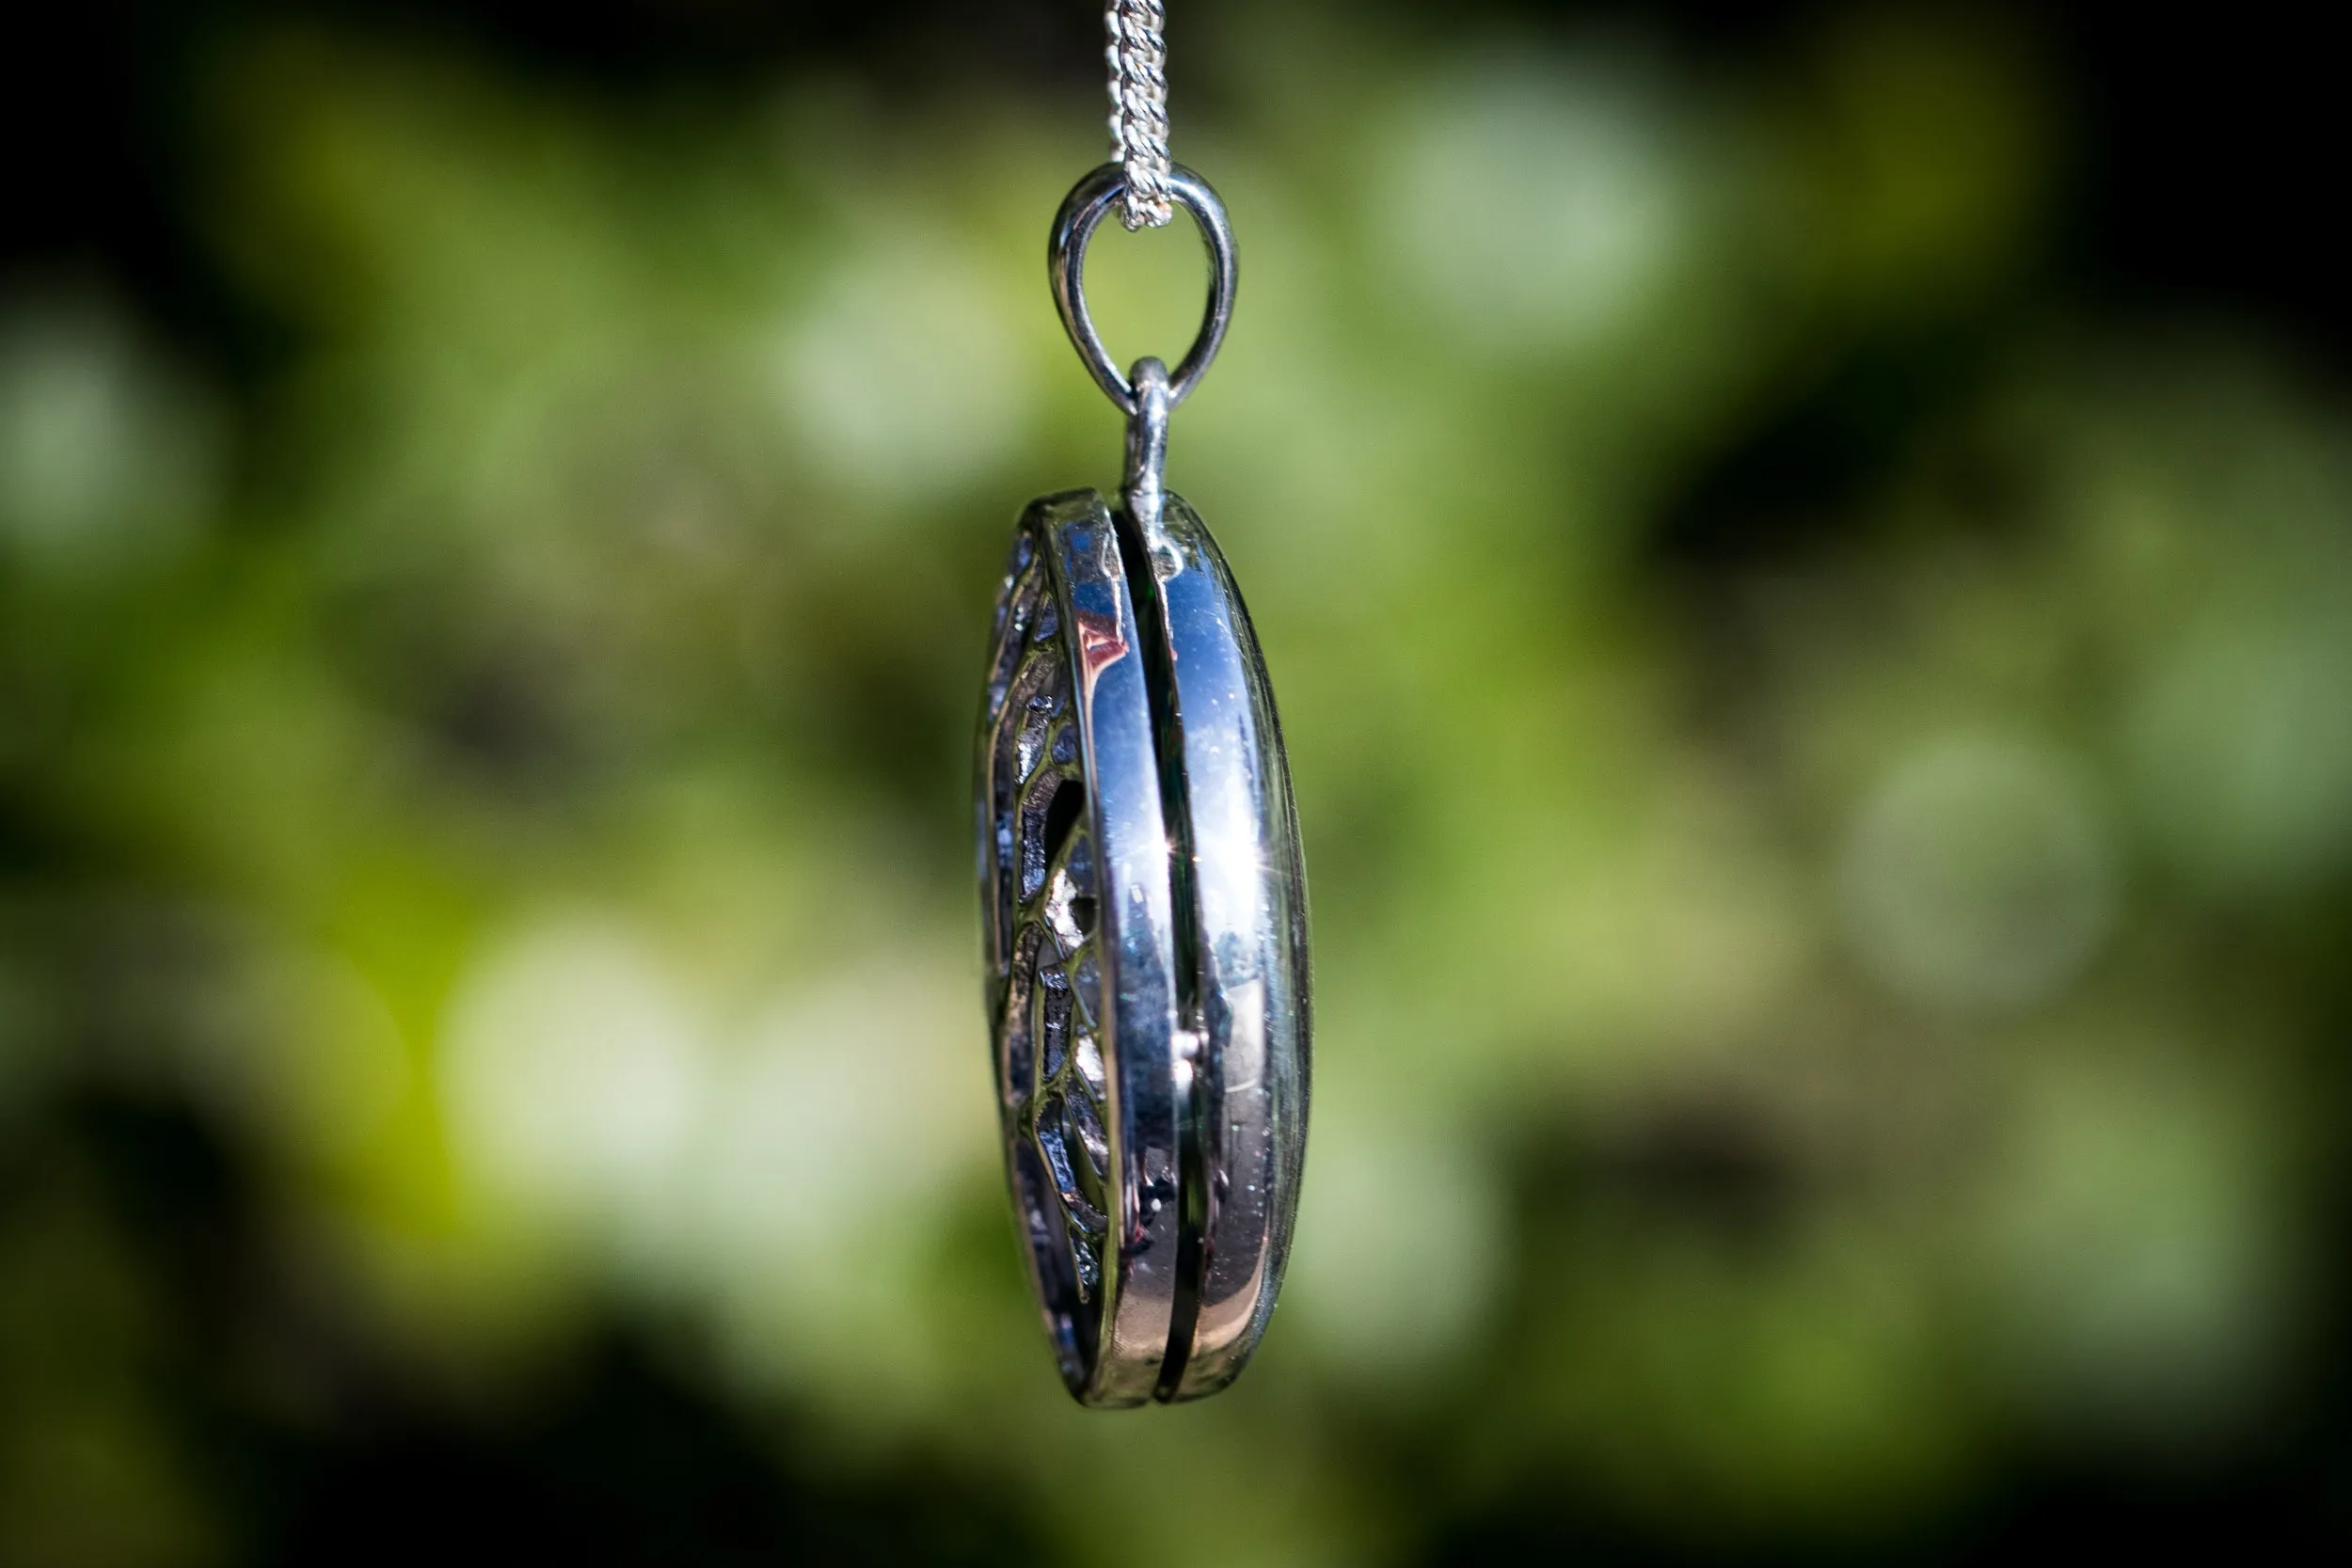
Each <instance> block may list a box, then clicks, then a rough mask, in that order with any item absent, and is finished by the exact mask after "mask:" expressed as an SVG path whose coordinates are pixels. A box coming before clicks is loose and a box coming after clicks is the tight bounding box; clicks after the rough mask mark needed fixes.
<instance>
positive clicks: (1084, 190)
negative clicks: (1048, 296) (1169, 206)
mask: <svg viewBox="0 0 2352 1568" xmlns="http://www.w3.org/2000/svg"><path fill="white" fill-rule="evenodd" d="M1126 189H1127V174H1126V171H1125V170H1124V169H1122V168H1120V166H1118V165H1117V164H1104V166H1102V167H1100V168H1097V169H1094V170H1092V171H1091V172H1089V174H1088V175H1087V177H1086V178H1085V179H1083V180H1081V181H1079V182H1077V184H1075V185H1073V186H1072V187H1071V191H1070V195H1069V196H1067V197H1066V198H1063V200H1062V204H1061V211H1060V212H1058V213H1057V214H1054V232H1053V237H1052V239H1051V240H1050V241H1049V242H1048V243H1047V245H1046V253H1045V254H1046V264H1047V272H1048V275H1049V276H1050V277H1051V278H1052V280H1053V285H1054V304H1055V306H1056V307H1057V308H1058V309H1060V311H1061V324H1062V325H1063V326H1064V327H1066V328H1067V329H1068V330H1069V332H1070V341H1071V342H1072V343H1073V344H1074V345H1075V346H1076V348H1077V350H1078V357H1079V358H1081V359H1083V360H1085V361H1086V367H1087V370H1088V371H1089V372H1090V373H1091V374H1092V375H1093V377H1094V380H1095V384H1096V385H1097V386H1099V387H1101V388H1103V390H1104V392H1106V393H1108V394H1109V395H1110V400H1111V402H1113V403H1115V404H1118V405H1119V411H1120V413H1122V414H1125V415H1127V416H1129V417H1130V418H1132V417H1133V416H1134V414H1135V412H1136V391H1135V388H1134V387H1133V386H1132V385H1131V384H1130V383H1129V382H1128V380H1127V378H1126V377H1125V376H1123V375H1121V374H1120V373H1119V366H1118V365H1117V363H1115V362H1114V361H1113V360H1112V358H1111V355H1110V350H1109V349H1107V348H1105V347H1104V345H1103V337H1102V334H1101V333H1099V332H1097V331H1095V330H1094V318H1093V317H1092V316H1091V315H1089V313H1088V311H1087V294H1086V263H1087V246H1088V245H1089V244H1090V243H1091V242H1092V241H1093V239H1094V230H1095V228H1096V226H1097V225H1099V224H1100V223H1101V222H1102V221H1103V215H1104V214H1105V213H1108V212H1109V211H1110V210H1111V207H1112V205H1113V204H1114V203H1115V202H1117V201H1118V200H1119V198H1120V196H1121V195H1123V194H1124V193H1125V191H1126ZM1168 195H1169V196H1171V197H1173V198H1175V200H1176V204H1177V205H1178V206H1179V207H1182V208H1183V209H1184V211H1185V212H1187V213H1190V214H1192V220H1193V222H1194V223H1196V224H1198V225H1200V241H1201V244H1203V245H1206V246H1207V247H1208V252H1209V303H1208V306H1207V309H1204V310H1203V311H1202V312H1201V316H1200V336H1199V337H1198V338H1195V339H1194V340H1193V342H1192V347H1191V348H1190V349H1188V350H1186V351H1185V354H1184V359H1183V360H1182V361H1181V362H1180V363H1179V364H1178V365H1177V367H1176V369H1175V371H1174V372H1171V373H1170V374H1169V376H1168V406H1169V407H1170V408H1173V407H1175V406H1176V405H1177V404H1180V403H1182V402H1184V399H1185V398H1187V397H1189V396H1191V395H1192V388H1193V387H1194V385H1195V384H1196V383H1198V382H1199V381H1200V376H1201V373H1202V372H1205V371H1206V370H1207V369H1208V368H1209V361H1210V360H1212V359H1215V358H1216V351H1217V346H1218V345H1219V344H1220V343H1222V342H1224V341H1225V328H1226V327H1227V326H1228V325H1231V323H1232V319H1233V285H1234V281H1235V278H1236V277H1237V275H1238V273H1239V271H1240V262H1239V261H1238V259H1237V258H1236V257H1235V254H1234V250H1233V230H1232V225H1231V224H1230V223H1228V222H1227V221H1226V217H1225V203H1224V202H1222V201H1219V200H1218V199H1217V197H1216V192H1215V191H1213V190H1211V189H1210V188H1209V182H1207V181H1205V180H1203V179H1201V178H1200V176H1199V175H1197V174H1195V173H1193V172H1192V170H1190V169H1188V168H1186V167H1185V166H1184V165H1182V164H1175V165H1171V166H1169V168H1168Z"/></svg>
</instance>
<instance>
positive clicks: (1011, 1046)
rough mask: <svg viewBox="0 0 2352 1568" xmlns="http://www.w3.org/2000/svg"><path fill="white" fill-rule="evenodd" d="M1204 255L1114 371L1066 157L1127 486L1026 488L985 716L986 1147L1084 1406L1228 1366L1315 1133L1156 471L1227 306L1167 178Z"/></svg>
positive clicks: (1255, 845) (1183, 183) (1302, 1007)
mask: <svg viewBox="0 0 2352 1568" xmlns="http://www.w3.org/2000/svg"><path fill="white" fill-rule="evenodd" d="M1169 184H1170V193H1171V195H1172V197H1173V198H1174V199H1175V200H1176V202H1177V203H1178V204H1179V205H1181V206H1183V207H1184V209H1185V210H1186V211H1188V212H1189V213H1191V214H1192V215H1193V217H1194V219H1195V220H1196V221H1197V222H1198V223H1199V225H1200V230H1201V234H1202V236H1203V238H1204V239H1205V240H1206V242H1207V245H1208V249H1209V255H1210V261H1211V264H1212V279H1211V289H1210V300H1209V309H1208V312H1207V315H1206V317H1205V319H1204V321H1203V324H1202V329H1201V334H1200V340H1199V341H1197V342H1196V343H1195V344H1194V345H1193V347H1192V349H1191V351H1190V352H1189V353H1187V354H1186V356H1185V357H1184V362H1183V363H1182V364H1180V365H1179V366H1178V368H1177V370H1176V372H1175V373H1174V374H1173V375H1172V376H1171V375H1170V374H1169V372H1168V371H1167V370H1166V369H1165V367H1164V366H1162V364H1161V363H1160V361H1159V360H1157V359H1145V360H1142V361H1140V362H1138V363H1137V365H1136V369H1135V372H1134V373H1133V375H1132V376H1131V377H1122V376H1120V374H1119V373H1118V371H1117V369H1116V367H1115V366H1114V365H1113V364H1112V362H1111V360H1110V358H1109V356H1108V355H1107V353H1106V352H1105V351H1104V348H1103V345H1102V342H1101V340H1100V339H1099V337H1097V336H1096V334H1095V331H1094V327H1093V325H1092V322H1091V321H1090V319H1089V316H1088V313H1087V308H1086V296H1085V291H1084V280H1083V274H1084V266H1085V255H1086V247H1087V244H1088V241H1089V238H1090V237H1091V235H1092V233H1093V230H1094V228H1095V226H1096V225H1097V224H1098V223H1099V222H1100V221H1101V219H1102V216H1103V214H1104V212H1106V211H1107V210H1108V209H1109V207H1110V204H1111V203H1112V202H1113V201H1114V200H1116V199H1117V198H1119V197H1120V194H1121V193H1122V192H1123V191H1124V189H1125V177H1124V175H1123V173H1122V171H1121V170H1120V167H1119V166H1117V165H1105V166H1103V167H1102V168H1099V169H1097V170H1095V171H1094V172H1093V173H1091V174H1089V176H1088V177H1087V178H1086V179H1085V180H1083V181H1081V182H1079V184H1078V186H1077V187H1076V188H1075V189H1074V190H1073V191H1072V192H1071V194H1070V198H1069V199H1068V200H1067V201H1065V202H1064V203H1063V206H1062V210H1061V214H1060V215H1059V216H1058V217H1057V220H1056V222H1055V226H1054V238H1053V245H1052V252H1051V259H1052V271H1053V277H1054V284H1055V296H1056V298H1057V301H1058V302H1059V304H1060V307H1061V311H1062V317H1063V321H1064V323H1065V324H1066V325H1068V326H1069V328H1070V332H1071V336H1072V338H1073V341H1075V342H1076V343H1077V345H1078V347H1079V350H1080V353H1081V355H1082V356H1084V357H1085V358H1086V359H1087V361H1088V364H1089V369H1091V370H1092V371H1093V372H1094V374H1095V378H1096V379H1097V381H1099V382H1101V383H1102V384H1103V386H1104V389H1105V390H1106V391H1107V392H1109V394H1110V395H1111V398H1112V401H1113V402H1115V403H1117V404H1119V405H1120V408H1121V409H1122V410H1124V411H1125V412H1126V414H1127V416H1128V440H1127V448H1128V451H1127V469H1126V483H1124V485H1123V486H1122V488H1121V491H1120V503H1119V504H1118V505H1117V506H1116V507H1114V506H1113V505H1112V504H1110V502H1108V501H1107V500H1105V499H1104V497H1103V496H1102V495H1101V494H1100V493H1099V492H1097V491H1094V490H1090V489H1089V490H1072V491H1065V492H1063V493H1061V494H1058V495H1053V496H1047V497H1044V498H1042V499H1039V500H1037V501H1034V502H1032V503H1031V504H1030V506H1029V508H1028V510H1027V511H1026V512H1025V513H1024V514H1023V515H1022V518H1021V522H1020V526H1019V529H1018V530H1017V531H1016V533H1015V535H1014V540H1013V547H1012V554H1011V558H1010V560H1009V562H1008V563H1007V566H1006V571H1005V576H1004V581H1003V585H1002V588H1001V590H1000V593H999V597H998V600H997V606H996V620H995V631H994V643H993V649H992V653H991V658H990V665H989V673H988V685H987V690H986V694H985V699H984V704H983V709H982V716H981V722H980V735H979V748H978V750H979V768H978V782H979V787H978V825H979V873H980V890H981V898H982V902H983V924H984V926H985V927H986V944H987V953H986V961H987V971H988V1005H989V1009H990V1017H991V1021H992V1027H993V1038H994V1048H995V1079H996V1087H997V1094H998V1111H999V1114H1000V1117H1001V1118H1002V1125H1003V1132H1004V1140H1005V1149H1006V1162H1007V1173H1008V1176H1009V1180H1010V1183H1011V1187H1012V1196H1013V1203H1014V1208H1015V1211H1016V1215H1017V1218H1018V1221H1019V1224H1020V1226H1021V1227H1022V1230H1023V1233H1024V1238H1025V1243H1026V1250H1027V1253H1028V1259H1029V1270H1030V1278H1031V1282H1032V1284H1033V1285H1034V1286H1035V1288H1036V1292H1037V1299H1038V1304H1039V1307H1040V1308H1041V1311H1042V1313H1043V1316H1044V1320H1045V1326H1046V1331H1047V1334H1048V1336H1049V1337H1050V1338H1051V1340H1052V1343H1053V1346H1054V1351H1055V1354H1056V1358H1057V1361H1058V1363H1059V1366H1060V1370H1061V1374H1062V1379H1063V1381H1064V1382H1065V1383H1066V1384H1067V1385H1068V1386H1069V1388H1070V1391H1071V1393H1072V1394H1073V1396H1075V1397H1076V1398H1077V1399H1078V1401H1079V1402H1082V1403H1085V1404H1090V1405H1132V1404H1140V1403H1142V1402H1145V1401H1147V1400H1152V1399H1156V1400H1160V1401H1163V1402H1173V1401H1178V1400H1186V1399H1194V1398H1198V1397H1200V1396H1201V1395H1204V1394H1210V1393H1214V1392H1216V1390H1217V1389H1219V1388H1222V1387H1224V1386H1226V1385H1227V1384H1229V1383H1231V1382H1232V1380H1233V1379H1234V1378H1235V1377H1236V1376H1238V1375H1239V1374H1240V1372H1241V1370H1242V1367H1243V1366H1244V1364H1245V1363H1247V1362H1248V1358H1249V1355H1250V1353H1251V1351H1252V1350H1253V1349H1255V1347H1256V1345H1257V1342H1258V1338H1259V1336H1260V1335H1261V1334H1262V1333H1263V1330H1264V1328H1265V1324H1266V1320H1267V1318H1268V1316H1269V1315H1270V1314H1271V1312H1272V1311H1273V1308H1274V1302H1275V1295H1276V1292H1277V1291H1279V1288H1280V1285H1281V1280H1282V1270H1283V1265H1284V1262H1285V1260H1286V1258H1287V1255H1288V1252H1289V1246H1290V1235H1291V1226H1292V1221H1293V1218H1294V1216H1295V1213H1296V1211H1297V1203H1298V1183H1299V1174H1300V1169H1301V1166H1302V1164H1303V1162H1304V1157H1305V1152H1306V1132H1307V1101H1308V1088H1309V1056H1310V1019H1309V1012H1310V986H1311V976H1310V968H1309V958H1308V940H1307V921H1306V910H1307V903H1306V879H1305V873H1304V870H1303V867H1302V864H1301V862H1300V859H1299V850H1298V835H1297V828H1296V821H1295V808H1294V806H1293V804H1292V800H1291V788H1290V772H1289V768H1288V765H1287V763H1286V761H1285V759H1284V755H1283V750H1282V736H1281V730H1280V726H1279V722H1278V721H1277V720H1276V716H1275V709H1274V699H1273V693H1272V690H1271V689H1270V688H1269V686H1268V684H1267V681H1266V676H1265V669H1264V664H1263V660H1262V659H1261V657H1260V656H1259V651H1258V642H1257V637H1256V634H1255V632H1254V631H1253V630H1252V628H1251V626H1250V624H1249V617H1248V611H1247V610H1245V609H1244V608H1243V605H1242V600H1241V595H1240V594H1239V593H1238V592H1237V591H1236V589H1235V588H1234V586H1233V579H1232V573H1231V572H1230V571H1228V570H1227V568H1226V564H1225V561H1224V558H1223V557H1222V556H1221V555H1219V554H1218V552H1217V548H1216V543H1215V542H1214V541H1213V540H1212V539H1211V538H1210V537H1209V532H1208V530H1207V529H1206V528H1204V527H1202V525H1201V522H1200V517H1199V516H1198V515H1196V514H1195V513H1194V512H1193V511H1192V509H1191V508H1190V507H1188V506H1187V505H1185V504H1184V500H1183V499H1181V498H1179V497H1177V496H1175V495H1173V494H1170V493H1168V491H1166V490H1165V489H1164V488H1163V487H1162V484H1161V469H1162V466H1163V463H1164V460H1165V454H1166V449H1167V434H1168V411H1169V409H1170V408H1172V407H1173V406H1174V405H1175V404H1177V403H1179V402H1181V401H1182V399H1183V397H1184V394H1185V393H1186V392H1188V391H1189V390H1190V389H1191V388H1192V386H1193V385H1194V384H1195V383H1196V382H1197V380H1198V379H1199V377H1200V373H1201V372H1203V371H1204V370H1205V369H1206V368H1207V366H1208V363H1209V361H1210V359H1211V358H1212V357H1214V356H1215V355H1216V348H1217V344H1218V342H1219V341H1220V340H1221V339H1222V338H1223V335H1224V330H1225V324H1226V322H1227V321H1228V320H1229V319H1230V316H1231V313H1232V297H1233V282H1234V258H1233V245H1232V233H1231V230H1230V229H1229V228H1228V227H1227V223H1226V218H1225V213H1224V209H1223V207H1222V205H1221V204H1220V203H1219V202H1218V200H1217V198H1216V193H1215V192H1213V191H1211V190H1210V189H1209V187H1208V186H1207V185H1206V184H1205V183H1204V182H1201V181H1200V178H1199V177H1198V176H1197V175H1194V174H1192V173H1191V172H1190V171H1189V170H1186V169H1184V168H1183V167H1181V166H1178V167H1176V168H1174V170H1173V171H1172V178H1171V180H1170V182H1169Z"/></svg>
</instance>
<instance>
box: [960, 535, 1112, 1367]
mask: <svg viewBox="0 0 2352 1568" xmlns="http://www.w3.org/2000/svg"><path fill="white" fill-rule="evenodd" d="M1065 639H1066V632H1065V627H1064V626H1063V622H1062V617H1061V614H1060V611H1059V610H1058V608H1057V605H1056V603H1055V600H1054V595H1053V592H1052V587H1051V584H1050V582H1049V581H1048V575H1047V571H1046V564H1045V561H1044V558H1043V554H1042V552H1041V550H1040V549H1039V548H1038V542H1037V540H1036V539H1035V538H1034V537H1033V536H1032V535H1031V534H1030V533H1029V531H1027V530H1023V531H1022V532H1021V534H1020V536H1019V538H1018V539H1017V540H1016V542H1015V544H1014V547H1013V555H1012V559H1011V561H1010V562H1008V566H1007V571H1006V574H1005V587H1004V591H1003V593H1002V594H1001V595H1000V597H999V599H998V601H997V607H996V629H995V641H996V647H995V657H994V661H993V665H992V671H991V677H990V684H989V691H988V705H987V714H986V735H985V736H984V742H985V746H986V757H987V761H986V764H985V766H986V770H987V774H988V777H987V779H986V781H985V788H986V790H987V792H988V794H987V806H988V817H989V823H988V831H989V832H992V833H993V838H994V841H995V847H996V853H995V855H994V857H993V859H994V861H995V868H996V876H995V882H996V886H995V888H994V890H993V895H994V904H995V909H994V911H993V915H994V918H993V921H992V923H991V924H992V925H993V927H994V931H995V935H996V940H997V941H998V942H1001V943H1002V950H1001V959H1000V971H1001V973H1000V974H999V976H998V979H999V985H1000V994H999V996H998V998H997V1003H996V1012H997V1016H996V1019H995V1024H996V1037H997V1060H996V1074H997V1089H998V1093H999V1095H1000V1097H1001V1100H1002V1110H1003V1115H1004V1121H1005V1127H1006V1131H1007V1135H1008V1136H1009V1139H1010V1140H1011V1144H1012V1148H1010V1150H1009V1158H1010V1164H1011V1166H1012V1176H1013V1183H1014V1189H1015V1192H1016V1195H1017V1196H1018V1198H1019V1200H1020V1203H1021V1206H1022V1210H1023V1213H1022V1216H1021V1217H1022V1220H1023V1222H1024V1228H1025V1230H1026V1232H1027V1234H1028V1240H1029V1245H1030V1248H1031V1251H1032V1254H1033V1263H1034V1266H1035V1267H1036V1268H1037V1270H1038V1275H1039V1283H1040V1287H1041V1291H1042V1292H1043V1293H1044V1294H1045V1295H1046V1297H1047V1299H1048V1300H1049V1302H1050V1301H1052V1300H1053V1299H1054V1298H1055V1297H1057V1296H1063V1297H1070V1298H1074V1300H1071V1299H1065V1300H1063V1301H1062V1302H1061V1303H1060V1305H1059V1309H1058V1310H1056V1311H1054V1312H1053V1316H1054V1317H1055V1318H1057V1319H1058V1320H1061V1321H1060V1322H1057V1324H1056V1327H1057V1338H1067V1339H1068V1340H1069V1341H1070V1342H1069V1343H1068V1344H1067V1345H1066V1346H1065V1347H1064V1348H1065V1349H1066V1350H1067V1351H1071V1352H1075V1351H1076V1350H1077V1349H1078V1343H1077V1342H1078V1341H1080V1340H1083V1339H1085V1338H1090V1335H1089V1333H1088V1332H1087V1324H1086V1323H1085V1322H1084V1321H1083V1320H1085V1319H1089V1318H1091V1317H1092V1316H1093V1314H1092V1313H1091V1312H1089V1311H1088V1310H1087V1309H1088V1308H1091V1307H1097V1306H1098V1305H1099V1296H1100V1292H1101V1289H1102V1271H1103V1247H1104V1241H1105V1238H1106V1235H1107V1232H1108V1228H1109V1218H1108V1216H1109V1212H1110V1209H1111V1200H1110V1196H1109V1185H1110V1157H1111V1149H1110V1135H1109V1132H1108V1130H1107V1128H1106V1125H1105V1120H1106V1103H1107V1085H1106V1084H1105V1082H1104V1063H1103V1048H1102V1035H1103V990H1102V960H1101V957H1100V954H1099V952H1098V951H1097V944H1096V930H1097V926H1098V919H1099V911H1100V907H1101V905H1100V889H1099V886H1098V881H1099V877H1098V871H1097V865H1096V858H1095V853H1094V842H1093V829H1092V825H1091V823H1090V822H1089V814H1088V812H1087V809H1086V803H1087V802H1086V788H1087V785H1086V777H1085V770H1084V768H1083V767H1082V766H1081V762H1080V757H1079V733H1078V716H1077V713H1076V708H1075V705H1074V704H1073V701H1072V695H1073V664H1072V659H1071V657H1070V650H1069V648H1068V646H1067V644H1066V641H1065Z"/></svg>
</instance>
